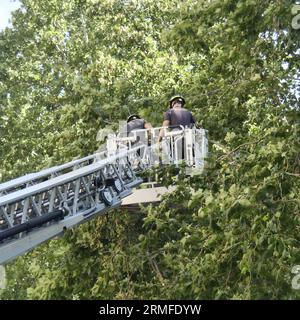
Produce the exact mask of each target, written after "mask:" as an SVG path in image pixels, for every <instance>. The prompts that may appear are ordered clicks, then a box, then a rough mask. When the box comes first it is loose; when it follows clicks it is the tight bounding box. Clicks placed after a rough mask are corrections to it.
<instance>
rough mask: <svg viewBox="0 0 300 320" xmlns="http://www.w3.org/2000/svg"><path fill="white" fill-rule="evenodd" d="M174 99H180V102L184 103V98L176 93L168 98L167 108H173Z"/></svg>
mask: <svg viewBox="0 0 300 320" xmlns="http://www.w3.org/2000/svg"><path fill="white" fill-rule="evenodd" d="M176 100H179V101H181V102H182V106H184V105H185V100H184V98H183V96H180V95H176V96H173V97H172V98H171V99H170V100H169V108H170V109H172V108H173V102H174V101H176Z"/></svg>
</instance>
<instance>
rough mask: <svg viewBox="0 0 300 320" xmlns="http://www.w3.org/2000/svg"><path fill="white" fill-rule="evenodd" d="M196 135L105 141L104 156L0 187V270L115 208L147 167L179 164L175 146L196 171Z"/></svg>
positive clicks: (201, 145)
mask: <svg viewBox="0 0 300 320" xmlns="http://www.w3.org/2000/svg"><path fill="white" fill-rule="evenodd" d="M160 130H165V132H164V138H163V141H162V144H161V145H162V146H164V147H163V148H160V147H159V145H158V144H157V143H156V142H157V137H158V132H159V131H160ZM201 130H203V129H201ZM201 130H198V129H184V128H183V129H182V128H181V129H180V130H177V131H174V132H168V130H167V129H166V128H153V129H151V130H150V131H147V130H141V131H140V132H134V133H133V136H132V135H130V136H129V137H127V136H126V137H124V136H123V137H121V135H118V136H110V137H109V138H108V140H107V150H106V151H104V152H98V153H95V154H93V155H90V156H88V157H85V158H82V159H78V160H74V161H72V162H69V163H66V164H63V165H61V166H55V167H52V168H49V169H45V170H42V171H40V172H37V173H30V174H27V175H25V176H23V177H20V178H17V179H14V180H11V181H8V182H5V183H3V184H0V264H3V263H7V262H9V261H11V260H13V259H15V258H16V257H17V256H19V255H22V254H24V253H25V252H27V251H30V250H32V249H33V248H35V247H36V246H38V245H39V244H41V243H43V242H45V241H47V240H49V239H51V238H53V237H56V236H58V235H61V234H62V233H63V232H64V231H65V230H66V229H68V228H71V227H73V226H75V225H78V224H81V223H84V222H86V221H88V220H90V219H91V218H94V217H95V216H98V215H101V214H104V213H106V212H107V211H108V210H110V209H113V208H117V207H119V206H120V205H121V202H122V199H123V198H125V197H127V196H129V195H130V194H132V188H134V187H136V186H138V185H140V184H141V183H142V182H143V180H142V179H141V178H139V177H138V173H139V172H141V171H144V170H147V169H148V168H150V167H151V166H153V165H161V164H162V163H166V164H171V163H174V164H178V163H179V160H180V159H177V158H179V157H178V150H177V149H178V148H179V147H177V145H178V146H179V143H178V141H180V140H181V141H184V149H185V154H186V157H184V158H185V159H186V161H187V164H188V166H190V167H199V166H200V165H202V163H201V161H203V159H204V157H205V155H206V152H207V139H206V136H205V131H204V130H203V131H201ZM141 135H142V136H143V137H146V138H145V139H146V140H143V139H141V138H140V137H141ZM147 139H148V140H147ZM149 141H152V142H153V144H151V143H149ZM154 142H155V143H154ZM149 144H150V145H149ZM197 149H199V150H198V151H197ZM176 157H177V158H176ZM162 158H166V161H165V162H164V161H162ZM163 160H164V159H163Z"/></svg>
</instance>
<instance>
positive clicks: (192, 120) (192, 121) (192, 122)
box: [191, 113, 196, 127]
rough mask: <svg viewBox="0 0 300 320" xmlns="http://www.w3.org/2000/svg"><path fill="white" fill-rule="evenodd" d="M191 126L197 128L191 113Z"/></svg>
mask: <svg viewBox="0 0 300 320" xmlns="http://www.w3.org/2000/svg"><path fill="white" fill-rule="evenodd" d="M191 124H193V125H194V126H195V127H196V121H195V118H194V116H193V114H192V113H191Z"/></svg>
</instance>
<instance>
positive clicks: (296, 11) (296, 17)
mask: <svg viewBox="0 0 300 320" xmlns="http://www.w3.org/2000/svg"><path fill="white" fill-rule="evenodd" d="M292 15H293V19H292V28H293V29H295V30H299V29H300V4H294V5H293V6H292Z"/></svg>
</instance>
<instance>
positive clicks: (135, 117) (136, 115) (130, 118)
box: [127, 114, 141, 123]
mask: <svg viewBox="0 0 300 320" xmlns="http://www.w3.org/2000/svg"><path fill="white" fill-rule="evenodd" d="M135 119H141V117H140V116H139V115H138V114H132V115H130V116H129V117H128V118H127V123H128V122H130V121H132V120H135Z"/></svg>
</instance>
